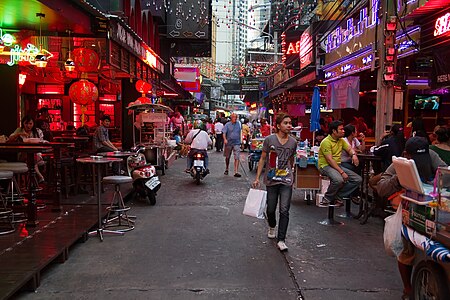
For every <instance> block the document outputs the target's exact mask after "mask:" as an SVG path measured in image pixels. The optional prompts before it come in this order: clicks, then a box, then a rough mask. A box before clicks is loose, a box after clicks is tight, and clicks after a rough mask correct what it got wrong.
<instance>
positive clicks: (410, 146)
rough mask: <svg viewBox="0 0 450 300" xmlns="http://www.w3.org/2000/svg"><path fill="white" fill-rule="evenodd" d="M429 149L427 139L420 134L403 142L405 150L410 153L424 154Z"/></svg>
mask: <svg viewBox="0 0 450 300" xmlns="http://www.w3.org/2000/svg"><path fill="white" fill-rule="evenodd" d="M429 149H430V147H429V145H428V141H427V139H426V138H424V137H420V136H414V137H411V138H410V139H408V140H407V141H406V144H405V151H406V152H407V153H408V154H410V155H420V154H426V153H428V152H429Z"/></svg>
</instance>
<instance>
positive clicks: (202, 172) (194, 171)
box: [190, 150, 209, 184]
mask: <svg viewBox="0 0 450 300" xmlns="http://www.w3.org/2000/svg"><path fill="white" fill-rule="evenodd" d="M193 158H194V159H193V164H192V167H191V170H190V173H191V176H192V178H194V180H195V183H197V184H200V181H201V180H203V179H204V178H205V177H206V175H208V174H209V171H208V170H207V169H206V167H205V153H204V151H201V150H198V151H195V152H194V153H193Z"/></svg>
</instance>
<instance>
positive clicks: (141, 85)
mask: <svg viewBox="0 0 450 300" xmlns="http://www.w3.org/2000/svg"><path fill="white" fill-rule="evenodd" d="M135 86H136V90H137V91H138V92H139V93H141V94H148V93H149V92H150V91H151V90H152V85H151V84H150V83H148V82H145V81H143V80H138V81H137V82H136V85H135Z"/></svg>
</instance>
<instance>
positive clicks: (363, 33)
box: [324, 0, 380, 64]
mask: <svg viewBox="0 0 450 300" xmlns="http://www.w3.org/2000/svg"><path fill="white" fill-rule="evenodd" d="M379 9H380V0H370V1H369V3H368V6H367V7H363V8H362V9H360V10H359V11H357V12H356V13H355V15H353V17H351V18H349V19H347V20H346V21H345V22H344V21H343V22H342V23H343V24H344V26H339V27H337V28H334V29H333V30H332V31H329V32H327V33H326V34H325V35H326V39H325V45H324V49H325V52H326V56H325V64H330V63H333V62H335V61H337V60H338V59H340V58H343V57H345V56H347V55H350V54H352V53H354V52H357V51H359V50H361V49H363V48H365V47H366V46H368V45H370V44H372V43H374V42H375V34H374V31H375V30H376V26H375V25H376V24H377V23H378V22H379V18H378V11H379Z"/></svg>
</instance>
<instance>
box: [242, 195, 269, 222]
mask: <svg viewBox="0 0 450 300" xmlns="http://www.w3.org/2000/svg"><path fill="white" fill-rule="evenodd" d="M266 202H267V192H266V191H263V190H258V189H250V190H249V191H248V195H247V199H246V200H245V205H244V211H243V212H242V213H243V214H244V215H246V216H250V217H255V218H258V219H264V211H265V210H266Z"/></svg>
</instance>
